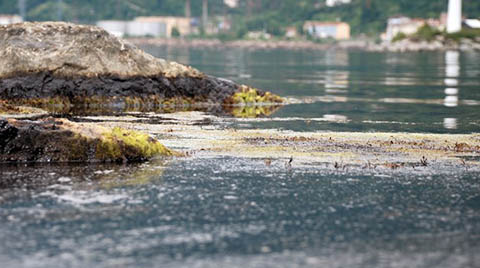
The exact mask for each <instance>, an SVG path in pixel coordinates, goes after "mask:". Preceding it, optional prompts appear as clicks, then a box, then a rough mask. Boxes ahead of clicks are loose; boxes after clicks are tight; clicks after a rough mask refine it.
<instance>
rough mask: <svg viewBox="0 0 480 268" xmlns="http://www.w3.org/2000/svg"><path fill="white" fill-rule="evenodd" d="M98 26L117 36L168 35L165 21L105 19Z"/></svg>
mask: <svg viewBox="0 0 480 268" xmlns="http://www.w3.org/2000/svg"><path fill="white" fill-rule="evenodd" d="M97 26H99V27H101V28H103V29H105V30H106V31H107V32H109V33H110V34H112V35H114V36H117V37H124V36H134V37H139V36H152V37H165V36H166V25H165V23H161V22H139V21H122V20H103V21H98V22H97Z"/></svg>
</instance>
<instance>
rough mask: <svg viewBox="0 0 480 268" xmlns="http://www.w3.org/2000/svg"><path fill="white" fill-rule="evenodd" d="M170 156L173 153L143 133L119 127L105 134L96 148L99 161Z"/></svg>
mask: <svg viewBox="0 0 480 268" xmlns="http://www.w3.org/2000/svg"><path fill="white" fill-rule="evenodd" d="M158 155H161V156H171V155H173V152H172V151H171V150H169V149H167V148H166V147H165V146H163V144H161V143H160V142H158V141H157V140H155V139H153V138H152V137H150V136H149V135H147V134H145V133H141V132H138V131H132V130H126V129H122V128H119V127H116V128H113V129H112V130H111V131H110V132H106V133H104V134H103V135H102V137H101V138H100V141H99V142H98V144H97V147H96V158H97V159H99V160H101V161H124V160H142V159H149V158H152V157H154V156H158Z"/></svg>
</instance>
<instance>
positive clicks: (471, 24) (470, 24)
mask: <svg viewBox="0 0 480 268" xmlns="http://www.w3.org/2000/svg"><path fill="white" fill-rule="evenodd" d="M463 24H464V25H465V27H466V28H470V29H480V20H477V19H466V20H464V21H463Z"/></svg>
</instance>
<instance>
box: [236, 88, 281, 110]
mask: <svg viewBox="0 0 480 268" xmlns="http://www.w3.org/2000/svg"><path fill="white" fill-rule="evenodd" d="M230 102H231V103H232V104H236V105H255V104H266V103H271V104H281V103H284V102H285V100H284V99H283V98H281V97H279V96H277V95H275V94H272V93H270V92H260V90H258V89H256V88H252V87H249V86H246V85H241V86H240V90H239V91H238V92H236V93H235V94H234V95H233V96H232V97H231V100H230Z"/></svg>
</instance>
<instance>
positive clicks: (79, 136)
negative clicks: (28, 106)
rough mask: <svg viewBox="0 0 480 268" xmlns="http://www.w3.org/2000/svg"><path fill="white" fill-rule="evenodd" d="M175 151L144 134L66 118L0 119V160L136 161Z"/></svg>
mask: <svg viewBox="0 0 480 268" xmlns="http://www.w3.org/2000/svg"><path fill="white" fill-rule="evenodd" d="M174 154H175V153H174V152H173V151H171V150H169V149H167V148H166V147H164V146H163V145H162V144H161V143H160V142H158V141H157V140H155V139H153V138H151V137H150V136H148V135H147V134H143V133H140V132H136V131H131V130H125V129H121V128H118V127H117V128H113V129H110V128H105V127H100V126H95V127H91V126H90V127H87V126H84V125H82V124H79V123H73V122H70V121H68V120H66V119H53V118H46V119H42V120H38V121H19V120H14V119H10V120H5V119H0V162H3V163H5V162H7V163H12V162H13V163H19V162H20V163H24V162H43V163H50V162H140V161H144V160H148V159H150V158H152V157H154V156H158V155H161V156H171V155H174Z"/></svg>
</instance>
